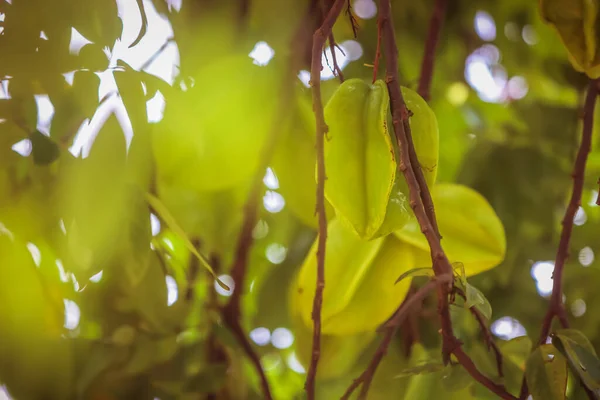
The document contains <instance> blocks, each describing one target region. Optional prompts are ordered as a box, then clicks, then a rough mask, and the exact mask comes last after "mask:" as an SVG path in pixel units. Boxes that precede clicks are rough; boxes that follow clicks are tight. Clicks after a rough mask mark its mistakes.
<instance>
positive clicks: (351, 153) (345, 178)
mask: <svg viewBox="0 0 600 400" xmlns="http://www.w3.org/2000/svg"><path fill="white" fill-rule="evenodd" d="M388 108H389V101H388V94H387V88H386V86H385V83H384V82H383V81H376V82H375V83H374V84H373V85H370V84H368V83H366V82H364V81H363V80H361V79H348V80H346V81H344V83H342V85H341V86H340V87H339V88H338V89H337V90H336V92H335V93H334V94H333V96H332V97H331V99H330V100H329V102H328V103H327V105H326V106H325V122H326V123H327V125H328V127H329V132H328V140H327V141H326V142H325V169H326V171H327V184H326V185H325V196H326V197H327V200H328V201H329V202H330V203H331V205H332V206H333V208H335V210H336V215H337V217H338V218H341V219H342V220H343V221H345V223H346V224H348V225H349V226H350V227H352V229H353V230H354V231H355V232H356V234H358V236H359V237H361V238H363V239H371V238H373V237H374V236H375V234H376V233H377V231H378V230H379V228H380V227H381V225H382V224H383V221H384V219H385V216H386V211H387V206H388V200H389V198H390V194H391V191H392V186H393V183H394V179H395V177H396V168H397V166H396V160H395V157H394V152H393V146H392V142H391V139H390V136H389V134H388V131H387V122H386V119H387V113H388ZM409 215H410V214H409V213H408V212H406V213H405V216H404V218H405V220H404V221H403V222H402V223H400V224H399V225H398V226H397V228H399V227H401V226H402V225H403V224H404V223H406V221H407V220H408V218H409Z"/></svg>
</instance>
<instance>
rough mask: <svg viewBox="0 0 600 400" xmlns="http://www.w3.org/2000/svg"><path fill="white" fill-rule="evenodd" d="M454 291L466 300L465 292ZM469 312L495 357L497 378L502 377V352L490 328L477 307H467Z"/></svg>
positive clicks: (458, 289)
mask: <svg viewBox="0 0 600 400" xmlns="http://www.w3.org/2000/svg"><path fill="white" fill-rule="evenodd" d="M454 291H455V292H456V293H458V295H459V296H460V297H462V298H463V299H464V300H466V299H467V296H466V294H465V292H464V291H463V290H462V289H461V288H458V287H455V288H454ZM469 311H470V312H471V314H473V317H475V320H476V321H477V323H478V324H479V328H480V329H481V334H482V335H483V338H484V340H485V344H486V345H487V347H488V350H489V349H490V348H491V349H492V351H493V352H494V354H495V356H496V368H497V370H498V376H499V377H503V376H504V372H503V368H502V365H503V363H504V360H503V358H502V352H501V351H500V347H498V345H497V344H496V342H495V341H494V337H493V335H492V332H491V331H490V328H489V327H488V325H487V323H486V320H485V317H484V316H483V314H482V313H481V311H479V310H478V309H477V307H469Z"/></svg>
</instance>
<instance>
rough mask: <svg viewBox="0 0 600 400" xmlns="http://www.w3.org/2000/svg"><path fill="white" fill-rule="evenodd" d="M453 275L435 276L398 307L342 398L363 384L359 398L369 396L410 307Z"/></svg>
mask: <svg viewBox="0 0 600 400" xmlns="http://www.w3.org/2000/svg"><path fill="white" fill-rule="evenodd" d="M452 279H453V278H452V275H448V274H446V275H441V276H439V277H433V278H432V279H431V280H430V281H429V282H427V283H426V284H425V285H423V286H422V287H421V288H420V289H419V290H417V291H416V292H415V293H414V295H412V296H410V297H409V298H407V299H406V300H405V301H404V302H403V303H402V304H401V305H400V307H398V309H397V310H396V312H395V313H394V315H393V316H392V317H391V318H390V320H389V321H388V322H386V323H385V324H384V325H383V330H385V335H384V337H383V339H382V340H381V343H379V347H377V350H376V351H375V354H374V355H373V358H372V359H371V361H370V362H369V365H368V366H367V368H366V369H365V370H364V372H363V373H362V374H361V375H360V376H359V377H358V378H356V379H355V380H354V381H353V382H352V384H351V385H350V386H349V387H348V389H346V392H344V394H343V395H342V397H341V400H346V399H349V398H350V395H351V394H352V393H353V392H354V391H355V390H356V389H357V388H358V386H360V385H361V384H362V387H361V391H360V395H359V399H364V398H366V396H367V392H368V391H369V387H370V386H371V382H372V381H373V377H374V376H375V372H376V371H377V367H379V364H380V363H381V360H382V359H383V357H384V356H385V355H386V353H387V351H388V348H389V347H390V343H391V342H392V338H393V337H394V335H395V334H396V332H397V331H398V327H399V326H400V324H402V322H403V321H404V319H405V318H406V316H407V314H408V312H409V311H410V309H411V308H412V307H413V306H414V305H415V304H417V303H419V302H421V301H423V299H424V298H425V297H426V296H427V295H428V294H429V292H431V291H432V290H433V289H435V288H436V286H439V285H440V284H447V283H449V282H451V281H452Z"/></svg>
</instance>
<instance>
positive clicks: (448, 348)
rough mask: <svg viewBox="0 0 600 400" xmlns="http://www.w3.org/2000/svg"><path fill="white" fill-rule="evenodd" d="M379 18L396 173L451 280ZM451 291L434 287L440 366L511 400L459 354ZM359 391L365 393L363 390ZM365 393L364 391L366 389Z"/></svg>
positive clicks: (391, 42)
mask: <svg viewBox="0 0 600 400" xmlns="http://www.w3.org/2000/svg"><path fill="white" fill-rule="evenodd" d="M379 18H380V19H381V24H382V32H383V39H384V45H385V55H386V62H387V64H386V70H387V75H386V82H387V86H388V92H389V95H390V105H391V110H392V123H393V127H394V133H395V135H396V139H397V141H398V145H399V148H400V152H401V155H400V157H399V165H398V169H399V170H400V171H401V172H402V173H403V175H404V177H405V179H406V181H407V184H408V187H409V198H410V205H411V208H412V209H413V212H414V214H415V216H416V218H417V221H418V222H419V226H420V227H421V231H422V232H423V234H424V235H425V237H426V239H427V242H428V244H429V247H430V250H431V259H432V263H433V270H434V273H435V275H436V276H437V277H438V278H439V277H440V276H445V275H450V276H452V273H453V271H452V266H451V264H450V262H449V260H448V258H447V257H446V254H445V253H444V250H443V249H442V246H441V243H440V238H439V234H438V232H436V231H435V229H434V227H433V224H432V221H430V220H429V215H428V213H427V211H426V209H425V205H424V203H423V199H422V198H421V195H420V192H421V191H424V192H425V191H426V192H428V191H429V189H428V187H427V185H424V186H423V187H420V186H419V182H418V180H417V177H416V175H415V171H414V169H415V168H417V167H418V166H419V164H418V163H417V164H415V166H413V165H412V163H411V159H410V150H409V147H413V148H414V146H413V145H412V142H410V141H409V140H408V136H410V135H411V131H410V125H409V124H408V118H409V111H408V110H407V109H406V104H405V102H404V98H403V96H402V92H401V90H400V84H399V81H398V60H397V58H398V48H397V46H396V39H395V35H394V27H393V21H392V13H391V2H390V0H381V3H380V14H379ZM417 161H418V160H417ZM451 287H452V280H450V282H449V283H448V285H439V286H438V287H437V288H438V290H437V292H438V312H439V314H440V320H441V325H442V359H443V361H444V363H445V364H447V363H448V362H449V361H450V354H451V353H452V354H454V355H455V356H456V357H457V359H458V360H459V362H460V363H461V364H462V365H463V367H464V368H465V369H466V370H467V372H468V373H469V374H470V375H471V376H472V377H473V378H474V379H475V380H477V381H478V382H480V383H481V384H482V385H484V386H486V387H487V388H489V389H490V390H491V391H492V392H494V393H496V394H497V395H498V396H500V397H501V398H503V399H515V397H514V396H512V395H511V394H510V393H508V392H507V391H506V389H505V388H504V387H503V386H501V385H497V384H495V383H494V382H493V381H492V380H490V379H489V378H487V377H486V376H485V375H483V374H482V373H481V372H479V370H478V369H477V367H476V366H475V364H474V363H473V361H472V360H471V359H470V358H469V356H468V355H467V354H466V353H465V352H464V351H463V350H462V348H461V343H460V341H459V340H458V339H457V338H456V337H455V336H454V333H453V331H452V322H451V320H450V311H449V305H448V294H449V293H450V290H451ZM363 390H365V389H364V388H363ZM366 390H368V388H367V389H366Z"/></svg>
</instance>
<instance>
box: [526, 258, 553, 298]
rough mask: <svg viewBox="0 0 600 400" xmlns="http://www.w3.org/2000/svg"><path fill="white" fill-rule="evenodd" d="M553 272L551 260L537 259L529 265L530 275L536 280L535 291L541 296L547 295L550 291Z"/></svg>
mask: <svg viewBox="0 0 600 400" xmlns="http://www.w3.org/2000/svg"><path fill="white" fill-rule="evenodd" d="M553 272H554V262H552V261H538V262H536V263H534V264H533V266H532V267H531V276H532V277H533V279H534V280H535V281H536V286H537V291H538V293H539V294H540V295H541V296H544V297H547V296H549V295H550V293H552V284H553V280H552V273H553Z"/></svg>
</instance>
